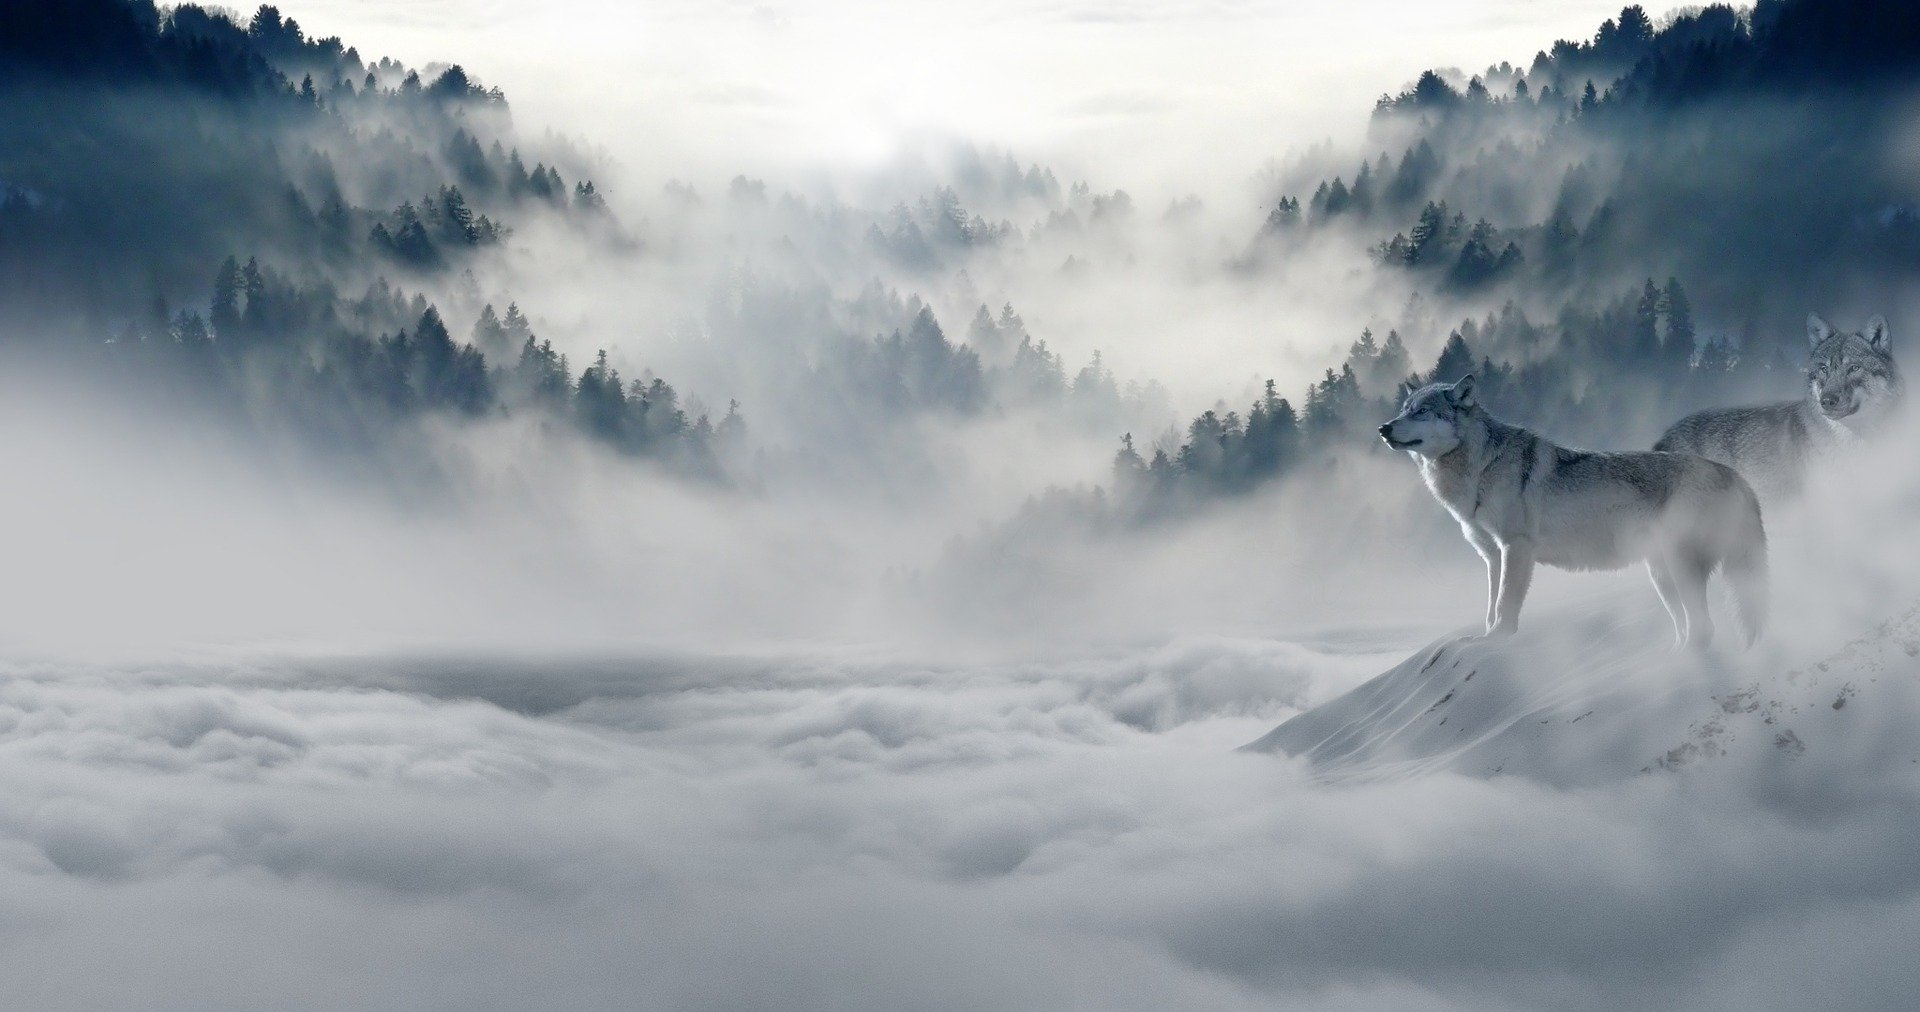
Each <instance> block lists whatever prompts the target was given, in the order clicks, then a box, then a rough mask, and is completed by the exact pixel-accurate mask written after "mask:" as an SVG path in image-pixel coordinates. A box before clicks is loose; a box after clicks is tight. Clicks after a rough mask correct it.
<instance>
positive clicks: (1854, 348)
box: [1653, 315, 1906, 503]
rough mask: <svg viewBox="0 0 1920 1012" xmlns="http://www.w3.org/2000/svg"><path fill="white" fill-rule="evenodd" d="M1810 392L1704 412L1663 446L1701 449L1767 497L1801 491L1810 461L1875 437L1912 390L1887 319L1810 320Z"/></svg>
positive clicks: (1680, 425) (1679, 426)
mask: <svg viewBox="0 0 1920 1012" xmlns="http://www.w3.org/2000/svg"><path fill="white" fill-rule="evenodd" d="M1807 346H1808V351H1809V355H1808V359H1807V393H1806V396H1805V397H1802V398H1800V399H1799V400H1796V401H1787V402H1784V403H1780V404H1767V405H1762V406H1760V407H1749V408H1722V409H1718V410H1713V411H1701V412H1698V413H1696V414H1691V415H1688V416H1687V417H1685V418H1682V419H1680V420H1679V421H1677V422H1675V423H1673V427H1672V428H1669V429H1668V430H1667V431H1666V433H1665V434H1664V435H1662V436H1661V437H1660V439H1659V440H1658V441H1657V442H1655V443H1654V444H1653V448H1654V449H1656V450H1666V451H1670V452H1679V453H1694V454H1699V455H1700V456H1702V457H1705V458H1707V459H1708V460H1717V461H1719V462H1720V463H1722V464H1726V465H1727V466H1729V467H1731V468H1733V469H1734V470H1736V471H1739V472H1740V473H1741V474H1742V475H1743V476H1745V477H1746V479H1747V480H1748V481H1750V482H1752V483H1753V486H1754V488H1755V489H1757V490H1758V491H1759V492H1760V494H1761V495H1762V496H1763V497H1764V498H1765V499H1766V500H1767V501H1768V502H1776V503H1777V502H1780V501H1783V500H1787V499H1791V498H1793V497H1795V496H1796V495H1798V494H1799V492H1800V490H1801V488H1802V487H1804V482H1805V480H1806V470H1807V466H1808V465H1809V464H1811V463H1812V462H1813V461H1815V460H1817V459H1819V458H1820V457H1822V456H1825V455H1827V454H1830V453H1832V452H1833V451H1835V450H1836V449H1839V448H1842V447H1844V446H1847V445H1849V444H1851V443H1853V442H1854V441H1855V440H1857V439H1860V438H1863V437H1866V436H1869V435H1871V434H1873V433H1874V432H1875V431H1876V430H1877V429H1879V428H1880V426H1881V425H1882V424H1883V423H1884V422H1885V421H1886V419H1887V418H1888V417H1889V416H1890V415H1892V414H1893V413H1894V411H1895V410H1896V409H1897V408H1898V407H1899V406H1900V403H1901V401H1902V400H1903V399H1904V396H1905V393H1906V388H1905V384H1904V383H1902V381H1901V379H1900V370H1899V369H1898V368H1897V367H1896V366H1895V365H1894V362H1893V355H1892V353H1891V351H1890V350H1889V349H1890V341H1889V340H1888V335H1887V320H1886V317H1884V316H1875V317H1874V318H1873V319H1871V320H1868V321H1867V325H1866V327H1865V328H1864V329H1862V330H1859V331H1857V332H1854V333H1842V332H1839V331H1836V330H1834V329H1833V328H1832V327H1830V326H1828V325H1827V321H1825V320H1822V319H1821V318H1820V317H1818V316H1815V315H1809V316H1808V317H1807Z"/></svg>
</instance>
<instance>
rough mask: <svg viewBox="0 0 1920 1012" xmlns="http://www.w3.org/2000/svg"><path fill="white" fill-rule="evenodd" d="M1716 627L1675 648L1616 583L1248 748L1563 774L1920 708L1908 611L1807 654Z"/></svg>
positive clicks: (1470, 770) (1444, 652) (1754, 753)
mask: <svg viewBox="0 0 1920 1012" xmlns="http://www.w3.org/2000/svg"><path fill="white" fill-rule="evenodd" d="M1730 639H1731V637H1723V642H1722V643H1721V644H1720V645H1718V646H1716V647H1715V648H1714V649H1713V650H1712V651H1710V652H1708V653H1705V654H1700V653H1696V652H1691V651H1677V650H1675V649H1673V648H1672V646H1671V643H1672V638H1671V630H1670V627H1669V626H1668V624H1667V619H1666V616H1665V614H1664V613H1663V612H1662V611H1661V609H1660V607H1659V604H1658V603H1657V602H1656V601H1655V600H1654V599H1653V595H1652V594H1651V593H1627V592H1624V591H1623V592H1619V593H1615V594H1611V595H1607V596H1605V597H1602V598H1598V599H1596V600H1594V601H1592V602H1589V603H1587V604H1584V605H1583V606H1581V607H1579V608H1569V609H1562V610H1559V611H1552V610H1542V611H1540V612H1538V613H1530V614H1529V615H1528V616H1527V623H1526V627H1525V628H1524V629H1523V631H1522V632H1521V633H1520V634H1519V635H1517V636H1514V637H1511V638H1508V639H1498V640H1486V639H1476V638H1449V639H1444V640H1440V641H1437V642H1435V643H1433V644H1430V645H1428V646H1427V647H1425V648H1423V649H1422V650H1420V651H1418V652H1416V653H1415V654H1414V655H1413V656H1411V657H1409V658H1407V659H1406V660H1405V661H1404V662H1402V663H1401V664H1399V665H1398V666H1396V667H1394V668H1392V669H1391V670H1389V671H1387V672H1386V673H1384V674H1382V675H1380V676H1378V677H1376V678H1374V679H1373V680H1371V681H1369V682H1367V683H1365V684H1363V685H1361V686H1359V687H1358V688H1356V689H1354V690H1353V691H1351V692H1348V693H1347V694H1345V695H1343V696H1340V697H1338V698H1336V699H1333V700H1331V701H1329V702H1327V703H1326V704H1324V705H1322V706H1319V707H1316V708H1314V709H1311V710H1308V711H1306V712H1304V713H1301V714H1299V715H1297V716H1295V717H1293V718H1292V719H1290V720H1288V721H1286V722H1285V723H1283V724H1281V725H1280V726H1279V727H1277V728H1275V729H1274V730H1273V731H1272V732H1271V733H1269V734H1267V735H1266V736H1265V737H1263V738H1261V739H1260V740H1258V741H1256V742H1253V743H1252V744H1250V745H1248V746H1247V748H1248V749H1250V750H1254V751H1269V752H1278V753H1284V754H1286V755H1289V756H1298V757H1302V758H1305V759H1306V760H1307V761H1308V762H1309V763H1311V764H1312V766H1313V768H1314V769H1315V771H1316V772H1317V773H1319V774H1320V775H1321V776H1323V777H1325V778H1327V779H1330V780H1354V779H1367V780H1370V779H1381V778H1390V777H1397V776H1405V775H1409V774H1415V773H1420V772H1426V771H1434V770H1449V771H1452V772H1456V773H1465V774H1469V775H1477V776H1487V775H1494V774H1507V775H1520V776H1526V777H1530V778H1533V779H1537V780H1541V781H1544V782H1548V783H1552V784H1556V785H1562V786H1574V785H1582V784H1592V783H1601V782H1606V781H1611V780H1617V779H1620V778H1622V777H1628V776H1633V775H1635V774H1638V773H1642V772H1646V771H1649V770H1654V769H1671V768H1678V767H1683V766H1688V765H1691V764H1694V763H1697V762H1699V761H1702V760H1708V759H1716V758H1725V757H1727V756H1729V755H1735V754H1739V755H1745V756H1747V757H1748V758H1758V759H1762V760H1763V761H1769V762H1772V761H1780V760H1794V759H1798V758H1800V757H1802V756H1804V755H1805V754H1806V753H1807V752H1808V750H1809V749H1814V748H1819V747H1821V746H1822V745H1832V744H1840V743H1843V742H1846V743H1847V744H1848V746H1849V747H1852V744H1853V743H1852V742H1848V736H1849V735H1853V734H1856V733H1857V732H1858V730H1859V728H1858V727H1857V726H1855V725H1859V724H1861V716H1860V715H1861V714H1863V713H1872V712H1875V710H1876V709H1877V710H1878V712H1880V713H1881V714H1895V713H1920V705H1916V704H1917V703H1920V701H1916V700H1915V699H1914V698H1912V697H1913V690H1912V688H1911V687H1912V686H1913V685H1914V683H1915V679H1914V677H1913V676H1914V675H1915V673H1916V672H1920V660H1916V654H1920V610H1908V611H1906V612H1905V613H1904V614H1903V615H1902V616H1901V617H1899V618H1897V619H1895V620H1890V621H1888V622H1886V623H1884V624H1881V625H1879V626H1878V627H1877V628H1870V629H1869V630H1868V631H1866V632H1865V633H1863V634H1862V635H1861V636H1860V637H1859V638H1858V639H1857V640H1855V641H1854V642H1851V643H1848V644H1846V645H1845V646H1843V647H1841V648H1839V649H1837V650H1829V651H1826V652H1825V654H1824V656H1822V654H1821V652H1819V651H1814V652H1812V653H1810V654H1807V656H1806V659H1805V660H1800V659H1799V658H1796V656H1795V653H1796V652H1795V651H1791V650H1788V649H1785V648H1784V647H1782V646H1780V645H1779V644H1778V643H1777V642H1775V641H1774V640H1762V641H1761V643H1760V644H1758V645H1757V646H1756V647H1755V648H1754V649H1753V650H1751V651H1741V650H1739V648H1738V647H1737V646H1736V645H1734V644H1733V643H1730V642H1726V641H1727V640H1730ZM1802 653H1805V652H1804V651H1802ZM1797 660H1798V661H1799V662H1798V663H1796V661H1797ZM1896 693H1897V695H1898V698H1885V699H1882V698H1881V697H1885V696H1889V695H1890V694H1896ZM1862 704H1866V705H1862ZM1850 706H1851V710H1849V707H1850ZM1880 723H1885V722H1884V721H1883V722H1880ZM1898 724H1899V726H1900V728H1901V730H1900V731H1899V736H1900V737H1901V738H1902V739H1903V741H1904V740H1905V739H1907V738H1910V737H1911V735H1910V734H1908V733H1907V732H1905V730H1904V728H1905V727H1906V726H1909V725H1910V722H1906V721H1900V722H1898ZM1878 726H1879V725H1876V729H1878ZM1908 744H1910V742H1909V743H1908ZM1894 751H1899V752H1902V754H1904V752H1905V751H1907V749H1906V748H1905V747H1904V745H1903V746H1901V747H1896V748H1895V749H1894ZM1902 761H1903V762H1904V761H1905V760H1902Z"/></svg>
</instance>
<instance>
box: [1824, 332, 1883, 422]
mask: <svg viewBox="0 0 1920 1012" xmlns="http://www.w3.org/2000/svg"><path fill="white" fill-rule="evenodd" d="M1807 344H1808V346H1809V347H1810V349H1811V354H1810V355H1809V356H1808V358H1807V393H1808V395H1809V396H1811V397H1812V398H1813V402H1814V404H1816V405H1818V406H1819V408H1820V413H1821V414H1823V415H1826V416H1827V417H1828V418H1830V419H1832V420H1833V421H1836V422H1842V423H1844V424H1846V425H1848V426H1854V425H1858V424H1861V423H1863V422H1870V421H1873V420H1877V419H1878V418H1880V417H1881V416H1883V415H1885V414H1886V413H1887V412H1889V411H1891V410H1892V409H1893V407H1894V406H1895V405H1896V404H1898V403H1899V401H1900V396H1901V392H1902V384H1901V382H1900V371H1899V370H1898V369H1897V368H1895V366H1894V364H1893V355H1892V354H1891V353H1890V351H1889V348H1888V340H1887V320H1886V317H1883V316H1876V317H1874V318H1873V319H1871V320H1868V321H1867V325H1866V327H1865V328H1864V329H1862V330H1860V331H1859V332H1857V333H1842V332H1840V331H1836V330H1834V329H1833V328H1832V327H1829V326H1827V321H1825V320H1822V319H1821V318H1819V317H1818V316H1808V317H1807Z"/></svg>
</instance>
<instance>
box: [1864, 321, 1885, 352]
mask: <svg viewBox="0 0 1920 1012" xmlns="http://www.w3.org/2000/svg"><path fill="white" fill-rule="evenodd" d="M1860 336H1861V337H1864V338H1866V339H1867V343H1868V344H1870V345H1873V350H1874V351H1878V352H1885V351H1886V350H1887V340H1888V339H1887V318H1886V317H1884V316H1881V315H1880V314H1879V313H1875V314H1873V319H1871V320H1868V321H1867V326H1866V329H1864V330H1862V331H1860Z"/></svg>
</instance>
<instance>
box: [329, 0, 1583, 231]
mask: <svg viewBox="0 0 1920 1012" xmlns="http://www.w3.org/2000/svg"><path fill="white" fill-rule="evenodd" d="M1612 13H1615V11H1614V9H1613V6H1612V5H1610V4H1607V3H1598V2H1591V0H1544V2H1543V0H1475V2H1470V3H1461V4H1451V5H1442V4H1420V3H1409V2H1405V0H1366V2H1362V3H1351V4H1338V5H1299V4H1285V3H1233V2H1227V3H1206V4H1161V3H1061V2H1039V0H999V2H991V3H980V4H954V3H939V2H926V0H916V2H913V3H872V2H844V3H843V2H833V3H807V4H780V3H724V4H708V3H654V4H645V5H634V4H623V3H613V2H603V0H567V2H565V3H561V4H558V5H554V6H549V7H538V8H536V7H530V6H527V5H523V4H511V3H506V2H496V0H433V2H428V3H418V4H408V5H405V6H404V7H397V6H395V5H391V4H382V3H377V2H371V0H317V2H315V3H313V4H309V5H303V9H302V10H301V11H300V12H298V16H299V17H300V18H301V19H302V21H303V23H305V24H306V25H307V27H308V29H309V32H310V33H313V32H317V33H319V34H339V35H341V36H342V37H343V38H348V39H364V40H367V41H365V42H360V43H358V44H359V45H360V47H361V50H362V52H364V53H368V54H370V55H371V54H373V53H381V54H389V55H393V56H395V57H399V58H401V59H404V60H406V61H408V62H409V63H417V64H424V63H430V62H433V61H447V62H465V63H467V64H469V65H475V66H484V67H486V68H487V71H486V76H487V79H488V80H489V81H492V82H497V83H499V84H501V85H502V86H504V87H505V88H506V89H507V90H508V92H509V94H511V95H513V96H515V104H516V108H520V109H523V110H524V111H525V114H526V115H527V116H528V117H529V118H530V119H531V121H534V122H540V123H545V124H550V125H554V126H557V127H559V128H561V129H565V130H571V131H576V132H578V133H579V134H581V135H582V136H585V137H588V138H591V139H592V141H593V142H594V143H595V144H597V145H600V146H602V147H604V148H606V149H607V150H609V151H610V152H612V153H613V154H614V155H615V156H616V157H617V158H619V159H620V160H621V162H622V163H623V164H624V166H625V167H626V169H627V170H628V171H629V172H630V173H632V178H633V180H634V181H635V182H636V183H639V182H642V181H644V182H645V184H647V185H648V186H649V187H651V186H652V185H657V184H655V183H654V182H653V180H654V179H656V178H662V177H665V178H674V177H677V178H682V179H689V180H694V181H714V182H718V181H723V180H725V179H728V178H731V177H732V176H733V175H735V174H737V173H742V172H744V173H746V174H748V175H752V176H770V177H779V178H782V179H785V180H794V181H799V180H804V181H806V182H808V183H813V184H827V185H832V184H836V183H837V184H838V185H847V184H848V183H849V182H852V181H857V180H858V179H859V176H860V174H862V173H865V172H873V171H877V170H882V169H884V168H885V167H886V166H888V165H889V164H890V163H892V162H894V161H895V160H897V159H900V158H903V157H904V158H911V157H915V156H919V155H922V154H924V153H925V152H926V149H927V148H928V147H930V146H938V145H942V144H946V143H952V142H955V141H967V142H972V143H979V144H987V145H993V146H999V147H1005V148H1011V149H1013V150H1015V151H1017V152H1019V154H1020V157H1021V158H1023V159H1033V160H1038V161H1040V162H1041V163H1043V164H1054V165H1059V166H1060V167H1061V168H1062V169H1063V170H1064V171H1065V172H1067V173H1070V174H1072V175H1073V176H1074V177H1075V178H1090V179H1092V178H1095V177H1105V176H1112V177H1113V179H1112V180H1111V181H1110V182H1107V183H1106V184H1105V185H1108V186H1113V185H1119V186H1124V187H1126V188H1127V189H1128V190H1129V191H1130V192H1134V193H1136V194H1138V195H1140V196H1143V197H1151V198H1153V201H1154V202H1155V204H1156V205H1157V204H1161V203H1164V202H1165V201H1166V200H1168V199H1172V198H1174V197H1178V196H1184V195H1186V194H1187V193H1190V192H1195V191H1200V192H1206V193H1212V192H1221V191H1225V190H1228V189H1230V188H1232V187H1235V186H1237V185H1239V184H1240V183H1242V182H1243V181H1244V180H1245V178H1246V177H1247V175H1248V174H1249V173H1250V172H1251V171H1253V169H1254V168H1256V167H1258V166H1259V165H1260V164H1261V163H1262V162H1264V161H1265V160H1266V159H1268V158H1271V157H1274V156H1275V155H1277V154H1282V153H1284V152H1285V151H1286V150H1288V149H1289V148H1293V147H1296V146H1298V147H1305V146H1306V145H1309V144H1313V143H1316V142H1318V141H1320V140H1321V139H1323V138H1329V137H1338V138H1341V139H1351V138H1352V136H1353V134H1354V132H1355V128H1356V125H1357V124H1358V123H1359V117H1360V116H1362V115H1364V113H1365V112H1366V110H1367V109H1368V108H1369V107H1370V106H1371V104H1372V102H1373V100H1374V99H1376V98H1378V97H1379V96H1380V95H1381V94H1382V93H1385V92H1388V91H1394V90H1398V88H1399V87H1400V86H1401V85H1402V84H1404V83H1405V82H1406V81H1408V80H1410V79H1411V74H1412V73H1415V71H1410V69H1409V68H1416V67H1426V66H1451V65H1458V66H1466V67H1472V68H1477V67H1480V66H1484V65H1487V64H1489V63H1498V62H1499V61H1501V60H1503V59H1504V60H1512V61H1514V62H1516V63H1518V62H1522V61H1525V60H1530V59H1531V58H1532V56H1533V53H1534V52H1535V51H1536V50H1538V49H1541V48H1544V44H1545V42H1544V40H1552V39H1556V38H1567V37H1572V38H1578V37H1583V36H1585V35H1587V34H1588V33H1590V31H1591V30H1592V26H1593V25H1595V24H1597V23H1598V22H1599V21H1600V20H1601V19H1602V18H1604V17H1606V16H1608V15H1610V14H1612ZM589 28H590V29H591V30H585V29H589Z"/></svg>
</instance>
